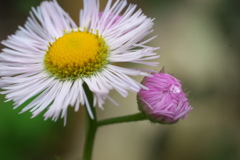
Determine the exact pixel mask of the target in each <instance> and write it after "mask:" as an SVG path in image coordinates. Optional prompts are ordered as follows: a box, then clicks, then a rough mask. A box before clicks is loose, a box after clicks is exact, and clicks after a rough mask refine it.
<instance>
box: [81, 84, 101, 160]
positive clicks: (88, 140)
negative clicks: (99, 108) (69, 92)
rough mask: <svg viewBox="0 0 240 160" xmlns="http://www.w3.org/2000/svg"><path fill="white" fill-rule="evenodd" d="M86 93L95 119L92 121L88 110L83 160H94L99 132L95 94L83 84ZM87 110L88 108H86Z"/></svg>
mask: <svg viewBox="0 0 240 160" xmlns="http://www.w3.org/2000/svg"><path fill="white" fill-rule="evenodd" d="M83 87H84V90H85V93H86V95H87V98H88V102H89V104H90V107H91V110H92V113H93V116H94V119H92V118H91V117H90V116H89V114H88V112H87V109H86V115H85V116H86V124H85V144H84V151H83V159H82V160H91V158H92V151H93V145H94V139H95V135H96V132H97V127H98V126H97V116H96V111H95V107H93V94H92V92H91V91H90V90H89V88H88V86H87V85H86V84H85V83H84V84H83ZM85 108H86V107H85Z"/></svg>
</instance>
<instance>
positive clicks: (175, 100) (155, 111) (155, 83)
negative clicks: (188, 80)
mask: <svg viewBox="0 0 240 160" xmlns="http://www.w3.org/2000/svg"><path fill="white" fill-rule="evenodd" d="M142 84H143V85H145V86H146V87H148V90H145V89H141V90H140V91H139V93H138V95H137V99H138V103H139V110H140V111H141V112H142V113H143V114H144V115H145V116H146V117H147V118H148V119H149V120H150V121H152V122H157V123H161V124H172V123H176V122H177V121H178V120H179V119H180V118H183V119H185V118H186V117H187V114H188V112H189V111H190V110H192V107H190V106H189V102H188V99H187V98H186V94H185V93H184V92H183V91H182V86H181V84H180V83H179V80H178V79H176V78H175V77H173V76H172V75H170V74H167V73H153V74H152V77H145V78H144V79H143V81H142Z"/></svg>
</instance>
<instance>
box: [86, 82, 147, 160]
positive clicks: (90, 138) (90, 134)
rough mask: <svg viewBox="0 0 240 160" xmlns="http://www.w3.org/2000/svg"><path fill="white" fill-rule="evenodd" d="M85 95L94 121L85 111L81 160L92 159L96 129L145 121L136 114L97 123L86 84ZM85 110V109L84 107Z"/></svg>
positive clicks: (91, 98) (141, 116) (91, 97)
mask: <svg viewBox="0 0 240 160" xmlns="http://www.w3.org/2000/svg"><path fill="white" fill-rule="evenodd" d="M83 87H84V90H85V93H86V95H87V98H88V102H89V105H90V108H91V111H92V113H93V116H94V119H92V118H91V117H90V116H89V114H88V111H87V109H86V126H85V129H86V131H85V144H84V151H83V158H82V160H91V158H92V150H93V145H94V139H95V135H96V132H97V129H98V127H101V126H105V125H110V124H116V123H124V122H134V121H141V120H145V119H146V118H145V116H143V114H142V113H136V114H133V115H128V116H122V117H116V118H109V119H105V120H101V121H97V115H96V110H95V107H94V106H93V94H92V92H91V91H90V90H89V88H88V86H87V84H85V83H84V84H83ZM85 108H86V107H85Z"/></svg>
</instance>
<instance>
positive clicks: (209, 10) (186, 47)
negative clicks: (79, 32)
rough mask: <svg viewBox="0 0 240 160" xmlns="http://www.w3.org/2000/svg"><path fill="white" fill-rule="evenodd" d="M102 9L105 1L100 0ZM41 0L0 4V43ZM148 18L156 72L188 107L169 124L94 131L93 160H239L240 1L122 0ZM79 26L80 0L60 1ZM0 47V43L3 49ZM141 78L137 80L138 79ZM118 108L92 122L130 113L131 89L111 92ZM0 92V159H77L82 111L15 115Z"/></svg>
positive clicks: (132, 103)
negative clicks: (170, 79)
mask: <svg viewBox="0 0 240 160" xmlns="http://www.w3.org/2000/svg"><path fill="white" fill-rule="evenodd" d="M100 1H101V4H102V6H104V4H105V3H106V0H100ZM40 2H41V0H8V1H1V3H0V40H4V39H6V38H7V36H8V35H11V34H14V32H15V31H16V30H17V27H18V26H19V25H20V26H22V25H23V24H24V23H25V20H26V18H27V16H28V13H29V11H30V9H31V7H32V6H34V7H36V6H38V5H39V4H40ZM128 2H130V3H137V4H138V7H139V8H141V9H142V10H143V12H144V13H145V14H146V15H147V16H148V17H152V18H156V19H155V21H154V22H155V26H154V33H153V34H152V35H156V34H157V35H158V37H157V38H156V39H155V40H153V41H152V42H151V43H150V44H149V45H152V46H156V47H157V46H160V47H161V49H160V50H158V53H159V54H160V55H161V57H160V58H159V59H158V61H159V62H160V66H159V67H158V68H157V70H160V69H161V68H162V67H163V66H165V68H166V72H168V73H171V74H173V75H174V76H176V77H177V78H179V79H180V80H181V81H182V83H183V87H184V88H185V89H186V91H188V92H189V93H188V95H189V99H190V104H191V105H192V107H193V108H194V109H193V110H192V111H191V112H190V113H189V116H188V118H187V119H186V120H183V121H179V123H177V124H174V125H171V126H162V125H157V124H155V125H153V124H151V123H149V122H137V123H129V124H121V125H113V126H106V127H103V128H100V129H99V130H98V133H97V137H96V141H95V146H94V154H93V160H112V159H114V160H174V159H178V160H239V159H240V124H239V122H240V106H239V105H240V97H239V95H240V94H239V91H240V83H239V65H240V64H239V60H240V10H239V6H240V1H238V0H212V1H209V0H129V1H128ZM59 4H60V5H61V6H62V7H63V8H64V9H65V10H66V11H67V12H68V13H69V14H70V15H71V16H72V17H73V19H74V20H75V21H76V23H78V14H79V9H80V8H82V2H81V0H59ZM3 47H4V46H3V45H0V48H3ZM142 78H143V77H137V78H136V80H138V81H141V79H142ZM111 94H112V96H113V97H114V99H116V100H117V102H119V103H120V106H119V107H115V106H112V104H111V103H109V102H106V105H105V110H104V111H102V110H100V109H98V110H97V111H98V116H99V119H103V118H108V117H115V116H120V115H126V114H131V113H136V112H137V106H136V100H135V96H136V95H135V94H133V93H130V96H129V97H127V100H126V99H124V98H122V97H121V96H120V95H119V94H117V93H115V92H112V93H111ZM12 108H13V106H12V102H8V103H4V96H2V95H1V96H0V159H3V160H54V159H62V160H77V159H79V158H80V157H81V155H82V145H83V142H84V110H83V108H81V110H80V111H79V112H77V113H75V112H73V108H70V109H69V112H68V122H67V126H66V127H63V121H62V120H58V121H57V122H56V123H55V122H52V121H51V120H47V121H44V120H43V117H42V115H39V116H38V117H36V118H33V119H31V118H30V117H31V114H30V113H23V114H18V113H19V112H20V111H21V108H19V109H16V110H13V109H12Z"/></svg>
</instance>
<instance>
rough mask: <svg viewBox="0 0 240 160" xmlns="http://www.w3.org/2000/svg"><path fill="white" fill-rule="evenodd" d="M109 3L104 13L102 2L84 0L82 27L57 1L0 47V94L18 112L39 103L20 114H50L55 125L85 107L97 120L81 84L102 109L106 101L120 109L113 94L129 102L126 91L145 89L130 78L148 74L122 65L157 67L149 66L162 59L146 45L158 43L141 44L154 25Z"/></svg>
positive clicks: (132, 10)
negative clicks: (154, 60)
mask: <svg viewBox="0 0 240 160" xmlns="http://www.w3.org/2000/svg"><path fill="white" fill-rule="evenodd" d="M111 3H112V1H111V0H109V1H108V3H107V5H106V7H105V9H104V10H103V11H101V12H100V11H99V1H98V0H84V9H83V10H81V12H80V23H79V25H77V24H75V23H74V22H73V20H72V19H71V18H70V17H69V15H68V14H67V13H66V12H65V11H64V10H63V9H62V8H61V7H60V6H59V5H58V3H57V2H56V0H54V1H50V2H47V1H45V2H42V3H41V5H40V6H39V7H37V8H36V9H35V8H33V9H32V12H30V16H29V17H28V19H27V22H26V23H25V25H24V27H19V30H18V31H17V32H16V34H14V35H12V36H9V37H8V39H7V40H5V41H3V42H2V44H3V45H5V46H6V47H7V48H5V49H3V52H2V53H1V54H0V77H1V78H0V88H2V89H3V90H4V91H2V92H1V94H6V99H7V101H10V100H13V101H14V102H15V103H14V105H15V108H17V107H19V106H20V105H22V104H23V103H24V102H25V101H26V100H28V99H30V98H32V97H36V98H35V99H34V100H33V101H32V102H31V103H29V104H28V105H27V106H25V107H24V108H23V110H22V112H25V111H27V110H30V111H31V112H32V114H33V117H35V116H36V115H38V114H39V113H41V112H42V111H44V110H45V109H47V111H46V112H45V114H44V117H45V119H48V118H52V119H53V120H57V119H58V117H59V116H60V115H61V117H62V118H65V117H66V114H67V108H68V106H73V107H74V108H75V110H76V111H77V110H78V109H79V106H80V105H85V106H86V107H87V109H88V113H89V115H90V116H91V117H92V118H93V114H92V111H91V109H90V106H89V102H88V98H87V95H86V93H85V91H84V88H83V83H86V84H87V86H88V88H89V89H90V91H91V92H92V93H93V95H94V106H99V107H100V108H103V103H104V101H105V99H106V98H107V99H109V100H110V101H112V102H113V103H115V104H116V102H115V101H114V100H112V99H111V98H110V96H109V95H108V93H109V91H110V90H113V89H114V90H116V91H117V92H119V93H120V94H121V95H122V96H124V97H126V96H127V95H128V90H129V91H133V92H138V91H139V90H140V89H141V88H143V87H144V86H142V85H141V84H140V83H138V82H136V81H134V80H133V79H131V78H130V77H129V76H138V75H144V76H146V75H148V74H147V73H145V72H144V71H141V70H138V69H130V68H124V67H121V66H122V65H121V63H124V62H132V63H138V64H145V65H151V66H156V65H157V63H155V62H146V61H145V60H149V59H155V58H158V55H156V53H154V50H156V49H157V48H154V47H150V46H147V45H146V43H147V42H149V41H150V40H152V39H153V38H154V37H153V38H150V39H148V40H145V41H143V39H144V38H145V37H146V36H147V35H148V34H149V33H150V32H152V29H151V28H152V26H153V22H152V19H150V18H147V17H146V16H145V15H144V14H143V13H142V11H141V10H137V11H135V10H136V5H129V6H127V2H126V1H125V0H120V1H116V2H115V3H114V4H111ZM126 6H127V8H126ZM125 8H126V9H125ZM136 48H138V49H136ZM117 62H118V65H115V63H117ZM119 62H120V63H119ZM119 65H120V66H119Z"/></svg>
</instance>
